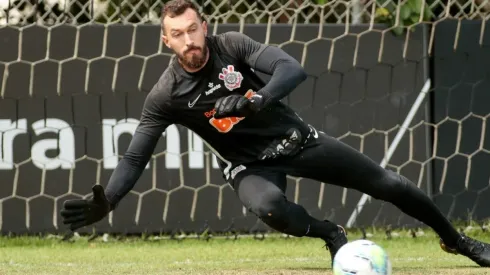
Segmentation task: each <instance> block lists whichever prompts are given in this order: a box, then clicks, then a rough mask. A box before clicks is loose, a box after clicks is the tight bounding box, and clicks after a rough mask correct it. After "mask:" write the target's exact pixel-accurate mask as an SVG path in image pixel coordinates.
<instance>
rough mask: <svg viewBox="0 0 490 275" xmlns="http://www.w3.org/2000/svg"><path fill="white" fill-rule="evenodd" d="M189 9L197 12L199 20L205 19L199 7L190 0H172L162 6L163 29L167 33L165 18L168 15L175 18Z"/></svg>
mask: <svg viewBox="0 0 490 275" xmlns="http://www.w3.org/2000/svg"><path fill="white" fill-rule="evenodd" d="M187 9H192V10H194V11H195V12H196V14H197V18H199V20H201V21H203V17H202V15H201V14H200V13H199V9H198V7H197V6H196V5H195V4H194V3H193V2H192V1H190V0H172V1H169V2H167V3H165V5H164V6H163V8H162V15H161V24H162V31H163V33H165V27H164V26H163V19H165V17H166V16H168V17H170V18H173V17H175V16H179V15H181V14H183V13H184V12H185V11H186V10H187Z"/></svg>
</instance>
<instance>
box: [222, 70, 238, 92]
mask: <svg viewBox="0 0 490 275" xmlns="http://www.w3.org/2000/svg"><path fill="white" fill-rule="evenodd" d="M219 79H221V80H223V81H224V82H225V87H226V88H227V89H228V90H230V91H233V90H234V89H237V88H240V86H241V84H242V80H243V76H242V74H241V73H240V72H237V71H235V67H234V66H233V65H228V66H227V68H223V73H220V74H219Z"/></svg>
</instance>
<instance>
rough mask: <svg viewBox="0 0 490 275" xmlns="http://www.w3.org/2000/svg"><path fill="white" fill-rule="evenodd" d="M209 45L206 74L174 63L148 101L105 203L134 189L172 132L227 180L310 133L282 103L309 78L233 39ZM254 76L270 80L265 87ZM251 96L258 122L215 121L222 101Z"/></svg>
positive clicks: (283, 59)
mask: <svg viewBox="0 0 490 275" xmlns="http://www.w3.org/2000/svg"><path fill="white" fill-rule="evenodd" d="M206 41H207V46H208V48H209V54H210V55H209V59H208V62H207V63H206V65H205V67H204V68H202V69H201V70H199V71H198V72H196V73H189V72H187V71H185V70H184V69H183V68H182V66H181V64H180V63H179V62H178V60H177V59H176V58H175V57H174V58H173V59H172V60H171V62H170V64H169V66H168V68H167V69H166V70H165V71H164V73H163V74H162V76H161V77H160V79H159V80H158V82H157V83H156V84H155V86H154V87H153V89H152V91H151V92H150V93H149V95H148V96H147V98H146V100H145V103H144V106H143V111H142V115H141V118H140V123H139V125H138V127H137V129H136V131H135V134H134V136H133V139H132V141H131V143H130V145H129V148H128V151H127V152H126V153H125V156H124V158H123V159H122V160H121V161H120V162H119V164H118V166H117V167H116V170H115V171H114V172H113V174H112V176H111V179H110V180H109V184H108V186H107V190H106V195H107V197H108V199H109V201H111V202H112V203H113V204H116V203H117V202H118V201H119V200H120V199H121V198H122V197H123V196H124V195H125V194H126V193H127V192H129V190H130V189H131V188H132V187H133V186H134V184H135V182H136V181H137V179H138V178H139V176H140V175H141V173H142V171H143V169H144V167H145V166H146V164H147V162H148V160H149V158H150V157H151V154H152V153H153V150H154V148H155V145H156V142H157V140H158V138H159V137H161V135H162V133H163V132H164V131H165V129H166V128H167V127H168V126H169V125H171V124H180V125H182V126H185V127H187V128H188V129H190V130H191V131H193V132H194V133H196V134H197V135H199V136H200V137H201V138H202V139H203V140H204V141H205V143H206V144H207V145H208V146H209V147H210V148H211V149H212V150H213V153H214V154H215V155H216V156H217V158H218V162H219V164H220V167H221V169H222V171H223V175H224V178H225V179H229V177H230V176H231V177H233V176H234V174H235V173H236V172H237V171H236V170H235V171H234V170H233V169H234V168H235V167H239V166H240V165H241V164H246V163H250V162H256V161H263V160H266V159H270V158H274V157H276V156H278V155H280V154H281V152H282V150H284V147H285V146H286V145H284V144H285V143H286V144H290V143H293V142H292V141H291V140H294V141H295V142H294V143H295V144H296V147H298V144H302V143H303V142H304V141H305V140H306V139H307V138H308V136H309V135H310V134H311V131H312V128H310V127H309V125H308V124H306V123H304V122H303V121H302V119H301V118H300V117H299V116H298V115H297V114H296V113H295V112H294V111H293V110H292V109H291V108H289V107H288V106H286V105H285V104H283V103H282V102H281V101H280V99H281V98H283V97H284V96H285V95H287V94H288V93H289V92H291V91H292V90H294V89H295V88H296V86H297V85H299V83H300V82H302V81H303V80H304V79H305V78H306V74H305V73H304V71H303V69H302V68H301V66H300V64H299V63H298V62H297V61H296V60H295V59H294V58H292V57H291V56H289V55H287V54H286V53H285V52H284V51H282V50H280V49H279V48H277V47H272V46H268V45H264V44H261V43H258V42H256V41H254V40H252V39H250V38H249V37H248V36H246V35H243V34H241V33H238V32H227V33H223V34H219V35H213V36H207V37H206ZM254 71H261V72H264V73H267V74H269V75H272V77H271V79H270V81H268V83H267V84H266V83H264V82H263V81H262V80H261V79H260V78H259V77H258V76H257V75H256V74H255V72H254ZM253 93H259V94H260V95H263V97H264V98H265V99H266V105H265V107H264V108H263V109H262V110H260V111H259V112H258V113H256V114H255V115H251V116H247V117H245V118H240V117H230V118H224V119H215V118H214V117H213V115H214V112H215V109H214V106H215V103H216V101H217V100H218V99H219V98H220V97H225V96H228V95H231V94H240V95H245V96H247V97H250V96H251V95H253ZM299 146H300V145H299ZM237 170H238V169H237Z"/></svg>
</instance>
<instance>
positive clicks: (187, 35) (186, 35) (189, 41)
mask: <svg viewBox="0 0 490 275" xmlns="http://www.w3.org/2000/svg"><path fill="white" fill-rule="evenodd" d="M185 44H186V45H187V46H192V45H193V44H194V42H193V41H192V38H191V36H190V35H189V34H188V33H186V34H185Z"/></svg>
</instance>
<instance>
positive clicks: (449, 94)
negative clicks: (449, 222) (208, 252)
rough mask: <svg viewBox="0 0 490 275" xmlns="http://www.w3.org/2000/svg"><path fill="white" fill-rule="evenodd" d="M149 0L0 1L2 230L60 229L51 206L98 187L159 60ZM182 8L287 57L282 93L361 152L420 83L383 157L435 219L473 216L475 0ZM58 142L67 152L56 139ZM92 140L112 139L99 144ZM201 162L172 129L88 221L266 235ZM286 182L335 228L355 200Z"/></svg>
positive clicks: (373, 144)
mask: <svg viewBox="0 0 490 275" xmlns="http://www.w3.org/2000/svg"><path fill="white" fill-rule="evenodd" d="M164 2H165V1H153V0H152V1H141V0H134V1H125V0H118V1H55V0H52V1H29V0H21V1H11V0H0V49H1V50H0V75H1V76H2V77H1V78H0V96H1V99H0V134H1V137H2V138H1V139H0V147H1V149H2V150H1V153H0V160H1V162H0V168H1V170H0V182H1V184H0V205H1V207H0V210H1V212H0V214H1V219H0V221H1V223H0V226H1V231H2V232H3V233H9V232H14V233H25V232H47V231H48V232H57V231H62V230H64V227H63V225H61V224H60V217H59V215H58V211H59V209H60V207H61V205H62V203H63V201H64V200H66V199H69V198H75V197H86V196H88V195H90V187H91V186H92V185H93V184H102V185H105V184H106V183H107V180H108V178H109V177H110V174H111V171H112V170H111V169H113V168H114V165H115V163H117V155H119V157H121V154H122V153H123V152H124V149H125V148H126V146H127V145H128V143H129V140H130V135H125V134H127V133H130V132H131V131H132V130H134V127H135V126H136V124H137V118H138V116H139V112H140V111H141V106H142V103H143V100H144V98H145V96H146V93H147V92H148V91H149V90H150V89H151V87H152V86H153V84H154V83H155V81H156V80H157V79H158V77H159V76H160V74H161V73H162V72H163V70H164V69H165V67H166V65H167V64H168V61H169V60H170V57H171V55H172V53H171V52H170V51H169V50H168V49H167V48H166V47H165V46H164V45H163V44H162V43H161V40H160V30H159V28H158V24H159V12H160V9H161V7H162V5H163V4H164ZM195 3H196V4H198V6H199V7H200V8H201V11H202V12H203V13H204V14H205V15H206V19H207V20H208V22H209V23H210V26H211V29H210V30H211V33H213V34H215V33H221V32H224V31H228V30H234V31H240V32H244V33H247V34H248V35H250V36H251V37H252V38H254V39H256V40H258V41H260V42H263V43H266V44H271V45H275V46H278V47H281V48H283V49H284V50H285V51H287V52H288V53H290V54H291V55H293V56H294V57H295V58H297V59H298V60H299V61H300V62H301V63H302V65H303V66H305V69H306V70H307V73H308V75H309V77H308V80H307V81H305V83H304V84H302V86H300V87H298V91H297V92H293V94H291V96H289V97H287V98H286V99H284V101H285V102H286V103H287V104H289V105H291V106H292V107H293V108H294V109H295V110H297V111H298V113H300V115H301V116H302V117H304V118H305V119H306V120H308V121H312V124H314V125H315V126H316V127H317V128H319V129H321V130H323V131H325V132H327V133H329V134H331V135H332V136H335V137H337V138H339V139H341V140H342V141H344V142H346V143H348V144H349V145H351V146H353V147H355V148H357V149H359V150H360V151H362V152H363V153H365V154H367V155H369V156H370V157H372V158H373V159H375V160H376V161H381V159H382V158H383V156H384V154H385V153H386V151H387V148H388V147H389V145H390V144H391V142H392V141H393V139H394V137H395V135H396V133H397V132H398V131H399V130H400V125H401V124H402V123H403V121H404V119H405V118H406V116H407V114H408V113H409V111H410V108H411V107H412V105H413V103H414V102H415V100H416V98H417V96H418V94H419V92H420V89H421V88H422V86H423V84H424V83H425V80H426V79H427V78H431V79H432V81H433V82H432V87H431V89H430V91H429V95H427V97H426V99H425V101H424V103H423V104H422V106H421V107H420V108H419V110H418V111H417V113H416V115H415V118H414V120H413V122H412V123H411V125H410V128H409V130H408V131H407V133H406V134H405V136H404V138H403V139H402V142H401V143H400V145H399V147H398V148H397V150H396V152H395V154H394V156H393V158H392V159H391V160H390V161H389V162H388V165H387V167H388V168H389V169H393V170H395V171H397V172H399V173H401V174H403V175H405V176H407V177H408V178H409V179H411V180H412V181H413V182H415V183H416V184H417V185H418V186H419V187H420V188H421V189H423V190H424V191H426V192H427V193H428V194H429V195H430V196H431V197H432V198H433V199H434V201H436V203H438V205H439V206H440V207H441V209H442V210H443V212H444V213H445V214H446V215H447V216H448V217H449V218H451V219H453V220H461V219H462V220H465V221H469V220H472V221H478V222H480V223H481V224H483V222H484V221H485V220H486V219H487V218H488V216H489V215H490V212H489V211H487V209H486V207H485V202H486V201H488V199H489V198H490V193H489V189H488V186H489V179H490V174H489V172H488V171H487V170H488V169H487V168H486V163H488V161H489V160H490V157H489V156H490V155H489V152H490V151H489V150H490V144H489V142H488V138H487V137H488V136H487V135H486V131H487V129H488V127H486V126H487V125H486V124H487V117H488V114H489V113H490V109H489V108H488V107H487V106H486V105H488V104H484V102H488V100H489V99H490V92H489V91H490V89H489V88H490V81H489V73H488V69H486V68H488V66H489V65H490V55H489V52H490V51H489V47H488V46H489V45H490V34H489V33H488V32H489V27H490V26H489V24H488V18H489V11H490V1H442V0H441V1H425V4H424V1H417V0H409V1H399V2H398V1H323V0H317V1H300V0H290V1H279V0H277V1H260V0H259V1H248V0H247V1H235V0H233V1H231V0H230V1H226V0H215V1H210V0H209V1H195ZM475 29H476V30H477V31H475ZM444 34H446V35H444ZM448 34H449V35H448ZM438 36H443V38H440V39H439V40H438V39H437V37H438ZM444 39H445V40H444ZM437 40H438V41H439V43H436V42H435V41H437ZM441 41H442V42H441ZM436 52H437V53H438V54H437V55H436V54H435V53H436ZM455 66H456V67H458V68H460V69H458V70H450V71H448V70H447V68H454V67H455ZM445 68H446V69H445ZM263 77H264V78H266V79H267V76H263ZM435 79H437V80H438V82H435V81H434V80H435ZM439 79H440V80H439ZM301 93H303V94H301ZM304 93H306V94H307V96H305V94H304ZM68 129H70V130H68ZM119 135H120V138H119V139H117V138H114V137H115V136H116V137H119ZM171 137H172V138H171ZM14 138H15V139H14ZM46 139H49V140H50V141H46V142H44V143H43V140H46ZM70 140H74V141H73V142H72V143H73V144H72V147H73V150H66V149H62V146H61V144H62V143H65V144H66V143H70ZM105 140H108V142H109V143H110V144H111V146H102V145H101V143H103V142H105ZM36 144H37V146H36ZM108 147H110V148H108ZM43 148H50V150H47V151H46V152H43V151H42V149H43ZM193 156H197V158H194V157H193ZM216 168H217V166H216V163H215V159H214V156H212V154H211V153H210V152H209V150H207V148H205V146H203V145H202V142H201V141H200V140H199V139H198V138H197V137H195V136H193V135H192V133H191V132H189V131H187V130H186V129H183V128H182V127H180V126H172V127H171V128H169V129H168V130H167V132H166V134H165V135H164V137H163V138H162V139H161V141H160V143H159V145H158V146H157V148H156V150H155V153H154V156H153V158H152V160H151V161H150V164H149V168H148V169H146V170H145V172H144V174H143V176H142V178H141V179H140V181H139V183H138V184H137V186H136V187H135V189H134V190H133V191H131V193H130V194H129V195H128V196H127V198H125V200H124V201H123V202H122V203H121V205H120V208H119V209H118V210H116V211H114V212H113V213H111V214H110V215H109V216H108V217H107V218H106V219H104V220H103V221H101V222H100V223H98V224H97V226H96V228H97V230H99V231H103V232H126V233H134V232H142V231H149V232H159V231H160V232H163V231H165V232H172V233H174V234H178V233H180V232H181V231H185V232H202V231H203V230H205V229H206V228H208V229H209V230H212V231H213V230H215V231H219V232H229V231H234V230H239V231H244V232H248V233H250V232H255V231H266V230H267V229H268V228H267V227H266V226H265V225H263V224H262V223H261V222H260V221H258V220H256V218H255V217H253V216H251V215H250V214H249V213H246V211H245V209H243V208H242V206H241V205H240V203H239V202H238V200H237V199H236V197H235V196H234V194H233V192H232V190H231V189H230V187H229V186H228V185H226V184H225V183H224V182H223V181H222V178H221V175H220V174H219V172H218V170H217V169H216ZM353 172H355V171H353ZM288 185H289V186H288V191H287V195H288V197H289V198H290V199H291V200H293V201H295V202H298V203H300V204H302V205H304V206H305V207H306V208H307V209H308V211H309V212H310V213H311V214H312V215H314V216H315V217H318V218H328V219H332V220H334V221H336V222H338V223H340V224H343V225H345V224H346V223H347V220H348V218H349V217H350V216H351V214H352V212H353V210H354V208H355V207H356V204H357V203H358V201H359V199H360V197H361V195H362V194H360V193H358V192H356V191H353V190H344V189H342V188H338V187H335V186H331V185H329V184H328V183H318V182H314V181H311V180H309V179H303V178H293V177H290V178H288ZM371 225H373V226H377V227H398V228H399V227H407V226H408V227H416V226H421V225H420V224H419V223H418V222H417V221H415V220H413V219H411V218H409V217H406V216H405V215H403V214H402V213H400V212H399V211H398V210H397V209H395V208H393V207H392V206H391V205H389V204H386V203H382V202H380V201H376V200H370V201H368V204H367V205H366V206H365V208H364V209H363V212H362V213H361V214H360V215H359V216H358V218H357V220H356V223H355V224H354V226H356V227H365V226H371ZM90 230H92V228H85V229H84V230H82V231H90Z"/></svg>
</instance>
